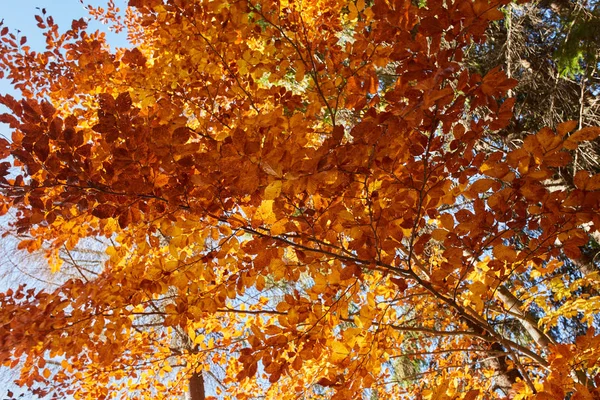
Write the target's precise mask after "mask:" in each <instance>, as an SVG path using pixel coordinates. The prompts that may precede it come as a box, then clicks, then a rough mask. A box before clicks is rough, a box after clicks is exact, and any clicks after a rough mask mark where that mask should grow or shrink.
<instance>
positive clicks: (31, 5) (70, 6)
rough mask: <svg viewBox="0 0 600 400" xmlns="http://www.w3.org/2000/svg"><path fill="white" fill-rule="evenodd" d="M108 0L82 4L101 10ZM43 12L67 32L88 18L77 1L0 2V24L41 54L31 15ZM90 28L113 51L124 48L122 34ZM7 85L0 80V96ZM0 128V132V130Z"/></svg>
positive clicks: (122, 1) (41, 42) (98, 25)
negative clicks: (104, 34)
mask: <svg viewBox="0 0 600 400" xmlns="http://www.w3.org/2000/svg"><path fill="white" fill-rule="evenodd" d="M107 1H108V0H93V1H92V0H86V1H85V4H92V5H94V6H102V5H105V4H106V3H107ZM115 3H116V4H117V5H118V6H119V7H120V8H121V9H123V8H124V7H123V5H124V4H125V3H126V0H116V1H115ZM42 8H45V9H46V13H47V15H51V16H52V18H54V21H55V22H56V23H57V24H58V26H59V28H62V30H66V29H69V27H70V26H71V21H73V20H74V19H79V18H89V17H88V14H87V11H86V9H85V6H84V4H82V3H81V2H80V0H0V20H4V25H3V26H6V27H8V28H10V30H11V32H13V33H15V32H16V30H19V31H20V35H21V36H23V35H24V36H27V45H28V46H31V47H32V49H34V50H43V49H44V47H45V41H44V37H43V35H42V31H41V30H40V29H39V28H38V27H37V26H36V24H37V22H36V20H35V15H41V9H42ZM90 28H91V29H94V30H102V31H105V32H107V38H108V40H109V42H110V43H111V45H112V46H113V47H125V46H127V41H126V39H125V33H122V34H120V35H116V34H114V33H111V32H108V27H107V26H105V25H102V24H101V23H99V22H97V21H90ZM10 91H11V87H10V85H9V83H8V82H7V81H6V80H4V79H0V93H6V92H10ZM1 129H2V128H0V130H1Z"/></svg>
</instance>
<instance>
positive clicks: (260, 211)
mask: <svg viewBox="0 0 600 400" xmlns="http://www.w3.org/2000/svg"><path fill="white" fill-rule="evenodd" d="M254 217H255V218H257V219H259V220H261V221H263V222H264V223H266V224H273V223H275V222H277V217H276V216H275V214H274V213H273V200H263V201H262V202H261V203H260V206H259V207H258V208H257V209H256V213H255V214H254Z"/></svg>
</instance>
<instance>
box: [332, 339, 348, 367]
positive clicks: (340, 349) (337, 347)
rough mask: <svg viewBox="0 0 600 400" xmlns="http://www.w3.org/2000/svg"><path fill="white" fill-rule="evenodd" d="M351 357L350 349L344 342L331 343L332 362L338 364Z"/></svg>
mask: <svg viewBox="0 0 600 400" xmlns="http://www.w3.org/2000/svg"><path fill="white" fill-rule="evenodd" d="M349 355H350V349H349V348H348V346H346V345H345V344H344V343H342V342H338V341H337V340H334V341H333V342H332V343H331V361H332V362H338V361H342V360H343V359H345V358H346V357H348V356H349Z"/></svg>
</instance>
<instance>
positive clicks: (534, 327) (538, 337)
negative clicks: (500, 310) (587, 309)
mask: <svg viewBox="0 0 600 400" xmlns="http://www.w3.org/2000/svg"><path fill="white" fill-rule="evenodd" d="M496 296H498V298H499V299H500V301H502V303H503V304H504V307H506V309H507V310H508V311H510V312H512V313H513V314H514V315H516V316H517V318H518V319H519V321H520V322H521V325H522V326H523V328H524V329H525V331H527V333H528V334H529V336H531V338H532V339H533V340H534V341H535V342H536V343H537V344H538V345H540V346H541V347H543V348H547V347H548V346H549V345H550V344H552V343H554V341H553V340H552V338H550V337H549V336H548V335H546V334H545V333H544V332H543V331H542V330H541V329H540V328H539V327H538V324H537V320H536V318H535V317H534V316H533V315H531V313H528V312H527V311H524V310H523V304H522V303H521V300H519V299H518V298H517V297H516V296H515V295H513V294H512V293H511V292H510V290H508V289H507V288H506V287H505V286H500V287H499V288H498V291H497V292H496Z"/></svg>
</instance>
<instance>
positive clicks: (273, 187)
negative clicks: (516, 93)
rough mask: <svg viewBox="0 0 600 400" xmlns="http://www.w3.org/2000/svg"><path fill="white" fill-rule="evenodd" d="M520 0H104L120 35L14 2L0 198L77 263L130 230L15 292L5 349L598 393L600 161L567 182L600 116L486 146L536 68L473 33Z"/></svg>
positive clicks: (217, 372)
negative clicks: (25, 21) (523, 73)
mask: <svg viewBox="0 0 600 400" xmlns="http://www.w3.org/2000/svg"><path fill="white" fill-rule="evenodd" d="M504 3H506V1H505V0H489V1H488V0H446V1H442V0H426V1H424V2H413V1H410V0H393V1H392V0H389V1H387V0H375V1H374V2H373V1H365V0H357V1H354V0H315V1H283V0H282V1H270V0H241V1H235V2H226V1H220V0H219V1H201V0H168V1H164V2H163V1H160V0H130V2H129V7H128V8H127V12H126V14H125V15H123V14H122V13H118V12H116V9H115V8H114V6H110V7H108V8H107V9H106V10H92V12H93V13H94V14H95V15H96V16H97V17H98V18H102V19H104V20H106V21H108V22H110V23H111V24H112V25H113V26H114V27H115V28H117V29H123V28H127V29H128V34H129V38H130V41H131V43H132V46H131V47H130V48H128V49H116V50H111V49H110V48H109V46H108V45H107V43H106V41H105V39H104V36H103V35H102V34H101V33H97V32H91V31H88V30H87V27H86V24H85V22H84V21H83V20H79V21H74V22H73V24H72V26H71V27H70V29H68V30H66V31H65V30H61V29H59V27H57V26H56V25H55V24H54V22H53V21H52V18H51V17H49V16H47V15H41V16H38V17H36V18H38V22H39V26H40V28H41V29H43V30H44V31H45V35H46V39H47V43H48V47H47V50H45V51H41V52H36V51H34V49H31V48H29V47H28V46H27V43H26V40H20V38H18V37H17V36H16V34H15V33H11V32H12V31H9V30H8V29H6V28H4V29H2V31H1V34H2V36H1V38H0V67H2V71H3V73H4V74H5V75H4V76H5V78H8V79H11V80H12V82H13V85H14V87H15V88H17V89H19V90H20V93H21V94H22V98H19V99H16V98H13V97H12V96H10V95H4V96H0V103H1V104H2V105H4V106H5V107H6V108H8V110H9V111H8V112H7V113H4V114H2V115H0V121H2V122H4V123H6V124H8V125H9V126H10V128H11V132H12V137H11V138H10V140H6V139H0V145H1V146H0V147H1V148H0V156H1V157H2V158H3V162H2V164H0V170H1V175H2V177H0V196H1V197H0V200H1V203H0V210H1V211H2V213H7V212H9V211H10V213H11V215H12V216H13V219H12V221H13V222H12V223H13V225H12V229H13V230H14V231H15V232H17V233H18V234H20V235H22V238H23V239H22V241H21V242H20V245H19V247H20V248H21V249H26V250H28V251H30V252H35V251H43V252H44V253H45V254H46V256H47V259H48V263H49V265H50V267H51V268H52V269H53V270H55V271H57V272H56V273H57V274H60V273H62V272H61V271H60V268H61V265H60V264H61V263H62V259H61V251H62V250H64V249H66V250H67V251H69V250H74V249H76V248H77V247H78V246H84V245H85V241H86V240H87V239H89V238H94V237H96V238H104V239H103V240H104V242H105V243H107V247H106V249H105V250H106V260H105V262H104V263H103V266H102V268H100V269H98V270H96V271H89V270H79V272H78V273H79V277H78V278H72V279H68V280H65V281H64V283H63V285H62V286H61V287H60V288H58V289H52V288H49V289H47V290H34V289H29V288H28V287H26V286H20V287H18V288H13V289H11V290H8V291H7V292H5V293H3V294H0V307H1V311H0V362H1V363H2V364H3V365H4V366H8V367H10V368H16V369H19V370H20V378H18V384H19V385H22V386H24V387H27V388H29V390H30V391H31V392H33V393H38V394H41V395H44V394H49V395H53V396H54V397H55V398H64V396H67V395H70V396H73V397H74V398H81V399H101V398H115V397H116V398H152V399H160V398H164V399H172V398H174V396H177V395H181V394H183V393H185V392H187V391H190V392H191V396H192V398H193V399H200V398H205V397H209V396H216V397H218V398H222V397H227V396H230V397H232V398H238V399H251V398H257V397H259V396H266V398H270V399H285V398H294V399H295V398H306V399H313V398H315V399H316V398H334V399H351V398H361V397H362V398H380V399H387V398H390V399H393V398H407V399H437V400H440V399H477V398H482V399H483V398H503V397H508V398H521V399H522V398H536V399H543V400H550V399H557V400H562V399H564V398H566V397H565V396H571V398H572V399H596V398H599V397H600V389H598V386H597V385H598V384H600V381H599V379H598V375H597V373H598V369H599V367H600V364H599V362H598V359H599V357H600V336H598V335H596V333H595V331H594V327H596V326H597V322H598V320H597V319H596V317H597V314H596V313H597V310H598V305H599V304H600V300H598V299H599V297H598V290H599V289H600V278H599V277H598V275H597V273H596V272H595V271H593V270H592V271H591V272H590V273H588V274H581V273H580V272H577V271H575V272H574V271H573V269H574V268H575V269H576V267H574V265H575V266H576V265H578V264H576V263H577V262H578V261H577V260H580V259H581V248H582V247H583V246H585V245H586V244H588V242H589V241H590V235H592V236H593V235H594V234H597V233H598V229H599V228H600V214H599V211H600V210H599V208H600V193H599V189H600V175H597V174H596V175H595V174H593V173H590V172H588V171H585V170H582V171H578V172H577V173H576V174H575V175H574V182H573V185H572V186H562V187H551V186H549V185H546V184H545V182H546V181H547V180H548V179H550V178H552V177H553V176H554V175H555V174H556V173H557V171H558V170H559V169H562V168H570V165H571V161H572V152H573V150H575V149H577V147H578V145H579V144H580V143H581V142H584V141H591V140H594V139H595V138H596V137H598V136H599V135H600V129H599V128H594V127H583V128H581V127H578V126H577V123H576V122H574V121H566V122H564V123H562V124H560V125H559V126H557V127H555V128H553V129H551V128H544V129H542V130H541V131H539V132H537V133H536V132H532V133H530V134H529V135H527V136H526V138H525V140H524V141H523V143H522V146H520V147H517V148H509V147H507V146H503V145H502V144H501V143H496V144H495V146H489V145H488V146H483V145H482V143H484V139H485V138H486V135H487V134H488V133H489V132H497V131H501V130H502V129H503V128H504V127H506V126H507V125H508V124H509V122H510V120H511V118H512V108H513V105H514V104H515V99H514V98H510V97H509V96H508V91H509V90H510V89H511V88H512V87H513V86H514V85H515V84H516V82H515V81H514V80H513V79H509V78H508V77H507V76H506V75H505V74H504V72H502V70H501V68H496V69H494V70H492V71H491V72H489V73H487V74H486V75H485V76H480V75H479V74H477V73H475V72H473V71H470V70H469V69H468V68H467V65H466V63H465V62H464V57H465V52H466V51H467V49H468V48H469V46H472V45H474V44H479V43H482V42H483V41H484V39H485V37H484V32H485V29H486V27H487V26H488V23H489V22H490V21H496V20H501V19H503V15H504V14H503V13H502V11H500V10H499V8H501V6H502V5H503V4H504ZM487 143H488V144H489V142H487ZM592 265H593V261H592ZM74 266H75V267H77V264H76V263H75V264H74ZM565 321H572V322H573V324H578V325H579V326H580V328H581V329H579V331H578V332H579V334H572V332H570V331H569V328H568V327H569V326H572V324H571V325H569V324H566V325H565V323H564V322H565ZM565 326H567V328H565ZM578 335H579V336H578ZM575 336H577V337H575ZM49 361H52V363H51V364H50V363H49Z"/></svg>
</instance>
